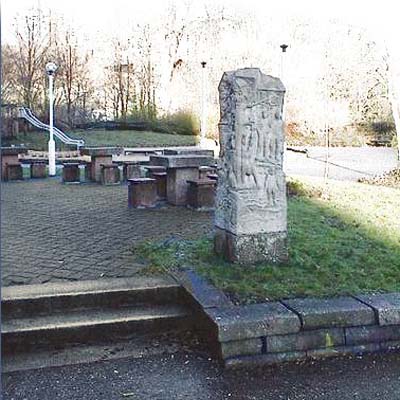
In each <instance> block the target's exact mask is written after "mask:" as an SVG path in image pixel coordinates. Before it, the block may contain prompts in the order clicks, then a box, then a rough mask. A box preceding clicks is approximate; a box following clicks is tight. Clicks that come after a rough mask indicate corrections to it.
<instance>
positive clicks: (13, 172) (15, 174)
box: [6, 163, 24, 181]
mask: <svg viewBox="0 0 400 400" xmlns="http://www.w3.org/2000/svg"><path fill="white" fill-rule="evenodd" d="M6 177H7V179H6V180H7V181H22V180H23V179H24V177H23V171H22V165H21V164H20V163H16V164H6Z"/></svg>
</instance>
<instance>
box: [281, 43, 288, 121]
mask: <svg viewBox="0 0 400 400" xmlns="http://www.w3.org/2000/svg"><path fill="white" fill-rule="evenodd" d="M279 47H280V48H281V50H282V52H281V77H280V78H281V81H282V83H283V84H284V85H285V83H284V79H285V68H284V58H285V53H286V49H287V48H288V47H289V46H288V45H287V44H281V45H280V46H279ZM285 87H286V85H285ZM285 118H286V113H285V106H284V107H283V109H282V119H283V120H285Z"/></svg>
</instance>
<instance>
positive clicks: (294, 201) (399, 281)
mask: <svg viewBox="0 0 400 400" xmlns="http://www.w3.org/2000/svg"><path fill="white" fill-rule="evenodd" d="M296 186H297V189H298V190H297V191H298V192H301V194H302V195H301V196H294V197H291V198H290V199H289V202H288V234H289V254H290V261H289V264H288V265H268V264H261V265H256V266H247V267H243V266H235V265H230V264H228V263H226V262H225V261H223V260H221V259H220V258H218V257H216V256H215V255H214V254H213V249H212V248H213V244H212V238H207V239H203V240H199V241H194V242H183V241H181V242H173V243H172V244H169V245H165V244H157V243H144V244H142V245H141V246H140V247H139V248H138V249H136V251H137V252H138V254H139V255H140V256H142V257H145V258H147V259H148V260H149V261H150V268H153V269H161V270H163V269H169V268H179V267H181V266H187V265H190V266H193V267H194V268H195V269H196V270H197V271H198V272H199V273H200V274H201V275H203V276H205V277H207V278H209V279H210V280H211V281H212V282H213V283H214V284H215V285H216V286H217V287H219V288H221V289H223V290H225V291H227V292H229V293H230V294H231V296H232V297H233V298H234V299H236V300H237V302H239V303H250V302H257V301H264V300H273V299H280V298H289V297H307V296H317V297H321V296H338V295H348V294H356V293H361V292H363V293H370V292H390V291H400V190H399V189H394V188H386V187H378V186H372V185H366V184H360V183H350V182H347V183H345V182H337V181H330V182H329V184H328V185H327V186H325V185H324V184H323V182H322V181H321V180H318V179H307V181H304V178H302V183H300V184H299V183H296ZM321 193H323V194H324V195H323V196H320V194H321Z"/></svg>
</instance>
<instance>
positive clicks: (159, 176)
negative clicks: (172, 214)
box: [152, 172, 167, 200]
mask: <svg viewBox="0 0 400 400" xmlns="http://www.w3.org/2000/svg"><path fill="white" fill-rule="evenodd" d="M152 178H153V179H155V180H156V185H157V196H158V199H159V200H166V199H167V173H166V172H153V173H152Z"/></svg>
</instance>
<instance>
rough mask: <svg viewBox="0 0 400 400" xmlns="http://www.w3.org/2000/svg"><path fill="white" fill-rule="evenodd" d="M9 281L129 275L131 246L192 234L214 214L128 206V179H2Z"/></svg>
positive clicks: (3, 242)
mask: <svg viewBox="0 0 400 400" xmlns="http://www.w3.org/2000/svg"><path fill="white" fill-rule="evenodd" d="M1 189H2V193H1V197H2V199H1V230H2V232H1V233H2V235H1V238H2V240H1V246H2V251H1V267H2V283H3V285H4V286H8V285H16V284H33V283H43V282H49V281H57V280H58V281H59V280H81V279H97V278H101V277H104V278H105V277H119V276H131V275H132V274H134V273H135V272H137V270H138V269H139V268H141V266H140V265H137V264H136V265H135V264H133V262H132V255H131V249H132V247H133V245H134V244H135V243H138V242H140V241H142V240H145V239H162V238H168V237H171V236H178V237H179V236H183V237H186V238H195V237H199V236H202V235H204V234H206V233H207V232H209V231H210V229H211V226H212V224H211V220H212V217H211V214H210V213H199V212H195V211H191V210H188V209H186V208H181V207H179V208H177V207H169V206H168V207H164V208H159V209H154V210H135V209H128V206H127V197H128V195H127V186H101V185H96V184H93V185H63V184H61V183H60V181H59V178H54V179H46V180H40V181H33V180H28V181H25V182H10V183H2V188H1Z"/></svg>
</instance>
